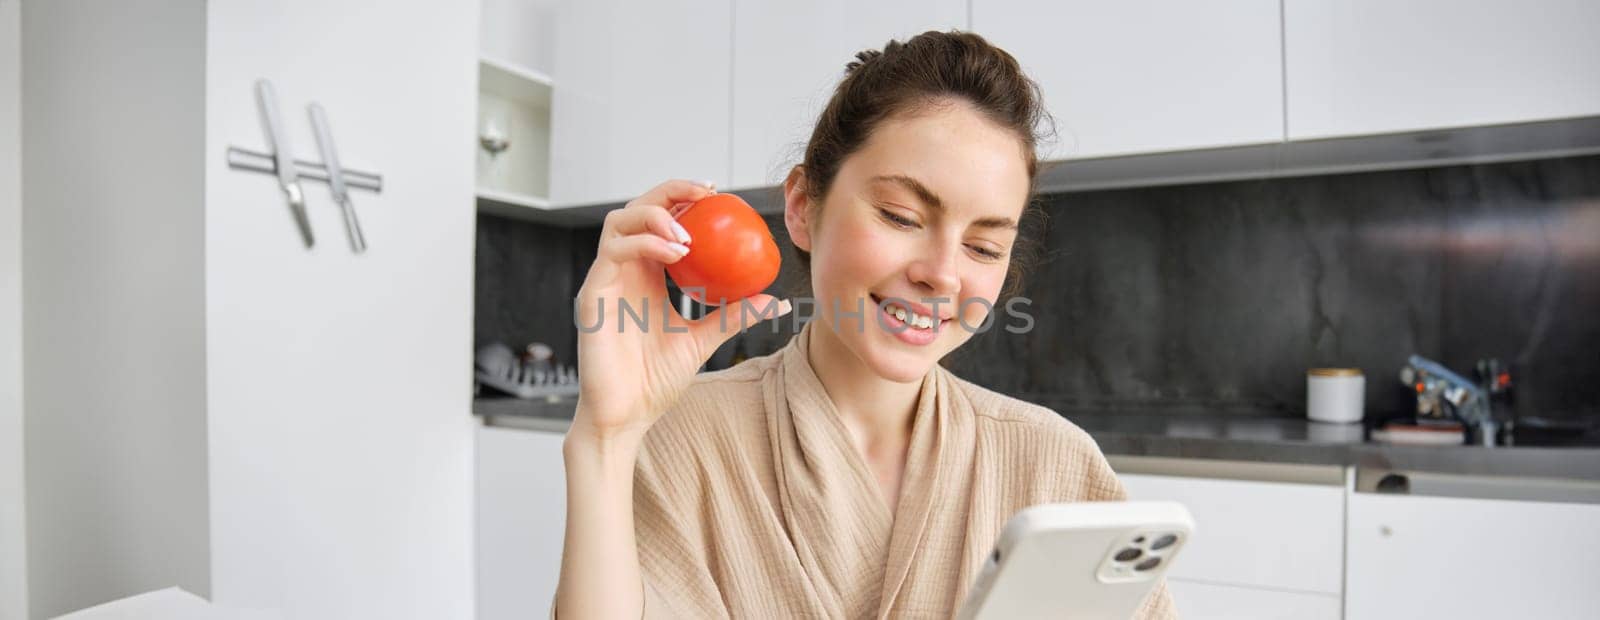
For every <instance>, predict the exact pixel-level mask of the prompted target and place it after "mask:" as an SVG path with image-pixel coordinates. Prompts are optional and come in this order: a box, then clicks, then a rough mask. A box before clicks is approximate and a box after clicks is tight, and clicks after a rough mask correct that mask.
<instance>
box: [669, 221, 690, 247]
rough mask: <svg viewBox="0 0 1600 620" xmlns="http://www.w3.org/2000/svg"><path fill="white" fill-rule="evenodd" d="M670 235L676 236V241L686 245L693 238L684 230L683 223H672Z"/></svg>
mask: <svg viewBox="0 0 1600 620" xmlns="http://www.w3.org/2000/svg"><path fill="white" fill-rule="evenodd" d="M672 235H673V236H675V237H677V238H678V243H682V244H685V245H687V244H688V243H689V242H690V241H693V239H690V238H689V231H687V230H684V228H683V224H679V223H677V222H673V223H672Z"/></svg>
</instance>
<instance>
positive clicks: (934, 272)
mask: <svg viewBox="0 0 1600 620" xmlns="http://www.w3.org/2000/svg"><path fill="white" fill-rule="evenodd" d="M960 258H961V244H960V243H946V242H942V241H941V242H937V243H930V244H929V245H928V247H926V248H925V249H924V250H923V251H922V252H919V253H918V256H917V257H916V258H915V259H913V260H912V261H911V265H910V266H909V267H908V268H907V269H906V277H908V278H910V279H911V283H912V284H914V285H916V286H917V288H918V289H919V290H920V292H921V293H922V294H923V295H925V296H928V297H943V298H947V299H954V298H955V295H956V293H958V292H960V290H961V272H960V267H959V265H960V263H959V260H960Z"/></svg>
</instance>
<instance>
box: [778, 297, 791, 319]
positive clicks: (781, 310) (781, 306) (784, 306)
mask: <svg viewBox="0 0 1600 620" xmlns="http://www.w3.org/2000/svg"><path fill="white" fill-rule="evenodd" d="M789 310H790V306H789V300H787V299H785V300H782V301H779V302H778V316H783V315H785V314H788V313H789Z"/></svg>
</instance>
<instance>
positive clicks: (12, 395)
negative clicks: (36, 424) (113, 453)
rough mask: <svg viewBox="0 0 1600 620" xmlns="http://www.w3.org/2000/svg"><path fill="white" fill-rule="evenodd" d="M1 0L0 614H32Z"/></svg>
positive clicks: (17, 192)
mask: <svg viewBox="0 0 1600 620" xmlns="http://www.w3.org/2000/svg"><path fill="white" fill-rule="evenodd" d="M19 6H20V5H19V4H18V0H0V620H22V619H23V618H26V617H27V616H28V574H27V566H28V556H27V546H26V544H27V543H26V541H27V524H26V522H25V520H24V519H23V516H24V508H23V507H24V503H23V499H24V494H23V484H22V481H23V473H22V458H23V457H22V186H21V183H22V176H21V175H22V168H21V166H22V135H21V131H22V130H21V127H20V126H19V123H20V121H21V113H22V111H21V107H22V99H21V95H20V94H19V92H20V91H21V89H22V64H21V63H22V42H21V37H20V34H21V29H20V25H21V24H20V20H21V19H22V14H21V11H20V10H19V9H18V7H19Z"/></svg>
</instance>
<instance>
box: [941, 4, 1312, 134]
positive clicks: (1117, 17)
mask: <svg viewBox="0 0 1600 620" xmlns="http://www.w3.org/2000/svg"><path fill="white" fill-rule="evenodd" d="M972 29H973V30H974V31H976V32H977V33H979V34H981V35H983V36H984V37H986V38H988V39H989V40H991V41H992V42H994V43H995V44H997V45H999V46H1000V47H1002V48H1004V49H1006V50H1007V51H1009V52H1010V53H1011V54H1012V55H1013V56H1016V58H1017V60H1018V62H1020V63H1021V64H1022V67H1023V69H1024V70H1025V71H1027V73H1028V74H1029V75H1030V76H1032V77H1033V78H1034V79H1035V80H1037V81H1038V82H1039V86H1040V88H1041V89H1042V90H1043V92H1044V101H1045V104H1046V107H1047V108H1048V109H1049V111H1050V113H1051V114H1052V115H1053V116H1054V117H1055V121H1056V124H1057V130H1058V132H1059V139H1058V140H1057V141H1056V142H1055V143H1054V144H1053V145H1049V148H1047V149H1046V150H1045V151H1044V155H1045V159H1069V158H1088V157H1102V156H1109V155H1128V154H1135V153H1153V152H1160V151H1177V150H1186V149H1200V148H1208V147H1220V146H1237V145H1247V144H1264V143H1275V142H1280V141H1282V140H1283V137H1284V133H1283V90H1282V88H1283V65H1282V54H1281V39H1280V32H1281V29H1280V27H1279V4H1278V0H1227V1H1225V2H1189V1H1187V0H1140V1H1137V2H1097V1H1091V0H1067V1H1064V2H1048V3H1046V2H1030V1H1027V0H972Z"/></svg>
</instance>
